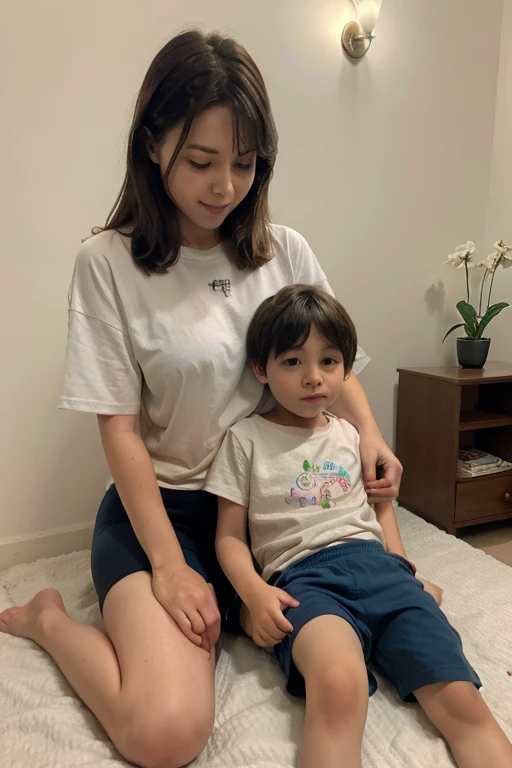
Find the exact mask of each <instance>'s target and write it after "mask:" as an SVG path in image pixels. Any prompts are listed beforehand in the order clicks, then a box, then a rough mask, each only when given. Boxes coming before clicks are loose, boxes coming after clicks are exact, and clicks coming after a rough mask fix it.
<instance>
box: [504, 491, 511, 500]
mask: <svg viewBox="0 0 512 768" xmlns="http://www.w3.org/2000/svg"><path fill="white" fill-rule="evenodd" d="M505 501H512V496H511V495H510V493H506V494H505Z"/></svg>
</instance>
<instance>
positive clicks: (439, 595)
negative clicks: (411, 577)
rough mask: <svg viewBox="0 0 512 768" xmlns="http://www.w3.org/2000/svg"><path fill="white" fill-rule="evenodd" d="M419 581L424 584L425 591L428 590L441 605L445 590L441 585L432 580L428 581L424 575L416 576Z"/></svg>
mask: <svg viewBox="0 0 512 768" xmlns="http://www.w3.org/2000/svg"><path fill="white" fill-rule="evenodd" d="M416 578H417V579H419V581H421V583H422V584H423V587H424V589H425V592H428V593H429V595H432V597H433V598H434V600H435V601H436V603H437V604H438V605H441V603H442V602H443V590H442V589H441V587H438V586H437V584H432V582H431V581H427V579H424V578H423V577H422V576H416Z"/></svg>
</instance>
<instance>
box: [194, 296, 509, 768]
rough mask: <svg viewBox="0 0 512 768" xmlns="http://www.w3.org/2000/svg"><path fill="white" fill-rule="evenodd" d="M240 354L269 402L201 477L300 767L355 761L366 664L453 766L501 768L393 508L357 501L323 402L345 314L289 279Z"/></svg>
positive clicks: (351, 352) (499, 748)
mask: <svg viewBox="0 0 512 768" xmlns="http://www.w3.org/2000/svg"><path fill="white" fill-rule="evenodd" d="M247 351H248V357H249V359H250V360H251V362H252V366H253V369H254V373H255V375H256V376H257V378H258V380H259V381H260V382H263V383H265V384H268V386H269V388H270V390H271V392H272V395H273V396H274V398H275V400H276V403H277V404H276V406H275V408H274V409H273V410H272V411H271V412H270V413H266V414H265V415H264V416H259V415H253V416H251V417H249V418H247V419H243V420H242V421H241V422H239V423H238V424H235V425H234V426H233V427H232V428H231V429H229V431H228V433H227V435H226V438H225V440H224V443H223V444H222V447H221V449H220V451H219V453H218V455H217V457H216V459H215V461H214V463H213V466H212V468H211V470H210V473H209V476H208V479H207V483H206V486H205V488H206V490H208V491H210V492H211V493H214V494H217V495H218V496H219V520H218V527H217V541H216V546H217V556H218V558H219V562H220V564H221V566H222V568H223V569H224V571H225V573H226V575H227V577H228V578H229V579H230V581H231V582H232V584H233V586H234V587H235V589H236V590H237V592H238V594H239V595H240V597H241V598H242V600H243V601H244V603H245V605H246V607H247V609H248V612H249V621H248V625H249V630H250V634H251V635H252V638H253V640H254V642H255V643H256V644H257V645H261V646H274V650H275V654H276V656H277V659H278V660H279V663H280V665H281V667H282V669H283V671H284V673H285V675H286V678H287V689H288V691H290V693H293V694H295V695H299V696H304V695H305V696H306V718H305V724H304V733H303V737H302V742H301V747H300V760H299V765H300V768H330V767H331V766H333V768H334V766H336V768H339V766H340V765H341V764H342V765H343V767H344V768H354V767H355V766H361V742H362V737H363V730H364V724H365V720H366V712H367V706H368V689H369V690H370V695H371V693H373V692H374V690H375V688H376V682H375V679H374V678H373V676H372V675H371V674H370V673H369V672H368V669H367V667H368V663H369V662H372V663H374V664H375V665H376V666H377V668H379V670H380V671H381V672H382V674H384V675H385V676H386V677H387V678H389V679H390V680H391V681H392V682H393V683H394V685H395V686H396V688H397V690H398V693H399V695H400V697H401V698H402V699H404V700H407V699H409V700H414V698H416V699H417V700H418V701H419V703H420V704H421V706H422V707H423V709H424V710H425V712H426V713H427V715H428V717H429V718H430V719H431V720H432V722H433V723H434V724H435V725H436V726H437V727H438V729H439V730H440V731H441V733H442V734H443V735H444V736H445V738H446V739H447V741H448V743H449V745H450V747H451V750H452V753H453V756H454V758H455V761H456V763H457V765H458V766H459V767H460V768H481V767H482V766H483V765H489V766H491V765H492V766H493V768H510V766H511V765H512V746H511V745H510V742H509V741H508V739H507V737H506V735H505V734H504V733H503V731H502V730H501V729H500V727H499V726H498V724H497V722H496V721H495V720H494V718H493V716H492V715H491V713H490V711H489V709H488V708H487V705H486V704H485V702H484V700H483V699H482V697H481V696H480V693H479V692H478V690H477V688H478V687H480V680H479V678H478V676H477V674H476V673H475V672H474V671H473V669H472V668H471V666H470V665H469V663H468V662H467V660H466V658H465V657H464V654H463V652H462V645H461V641H460V638H459V635H458V634H457V632H456V631H455V630H454V629H453V628H452V627H451V626H450V624H449V623H448V621H447V619H446V617H445V615H444V614H443V613H442V611H441V610H440V608H439V607H438V606H437V604H436V602H435V600H434V599H433V597H432V596H431V595H430V594H427V592H425V590H424V589H423V586H422V584H421V583H420V581H418V579H416V578H415V575H414V571H415V569H414V566H413V565H412V564H411V563H410V562H409V561H408V560H406V559H405V557H404V556H403V555H404V554H405V553H404V551H403V548H402V545H401V541H400V537H399V535H398V529H397V527H396V521H395V518H394V512H393V508H392V506H391V504H379V505H378V507H377V511H374V509H373V508H372V507H371V506H370V505H369V503H368V500H367V497H366V493H365V491H364V486H363V480H362V470H361V462H360V458H359V436H358V433H357V431H356V430H355V429H354V427H353V426H352V425H351V424H349V423H348V422H346V421H344V420H343V419H338V418H337V417H335V416H333V415H332V414H331V413H329V412H328V409H329V407H330V406H331V405H333V404H335V403H336V401H337V399H338V397H339V395H340V393H341V390H342V388H343V384H344V382H345V380H346V379H347V378H348V377H349V376H350V375H351V367H352V364H353V361H354V356H355V351H356V333H355V329H354V326H353V324H352V322H351V320H350V318H349V317H348V315H347V313H346V312H345V310H344V309H343V307H341V305H340V304H339V303H338V302H337V301H336V300H335V299H334V298H333V297H331V296H329V295H328V294H326V293H324V292H323V291H320V290H319V289H317V288H314V287H311V286H305V285H293V286H288V287H287V288H284V289H282V290H281V291H279V293H278V294H276V295H275V296H273V297H270V298H269V299H267V300H266V301H264V302H263V304H262V305H261V306H260V307H259V309H258V310H257V312H256V314H255V316H254V318H253V320H252V323H251V325H250V327H249V331H248V337H247ZM335 407H336V406H335ZM247 521H248V523H249V532H250V540H251V546H252V555H253V556H254V559H255V561H256V563H257V565H258V566H259V568H260V569H261V576H260V575H259V574H258V573H257V571H256V570H255V567H254V564H253V559H252V555H251V551H250V549H249V546H248V543H247ZM387 539H389V540H387ZM391 541H393V544H392V543H391ZM340 761H342V762H340Z"/></svg>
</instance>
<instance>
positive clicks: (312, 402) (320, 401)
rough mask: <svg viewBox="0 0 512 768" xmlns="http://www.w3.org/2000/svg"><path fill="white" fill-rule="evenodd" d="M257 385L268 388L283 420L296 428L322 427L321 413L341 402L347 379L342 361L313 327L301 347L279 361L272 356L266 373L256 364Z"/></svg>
mask: <svg viewBox="0 0 512 768" xmlns="http://www.w3.org/2000/svg"><path fill="white" fill-rule="evenodd" d="M253 369H254V373H255V375H256V377H257V379H258V381H260V382H262V383H263V384H268V386H269V388H270V391H271V392H272V394H273V395H274V398H275V399H276V400H277V403H278V409H277V410H278V411H279V412H280V414H281V415H282V416H286V415H287V416H288V417H289V416H290V414H291V415H292V416H294V417H295V419H292V420H293V421H294V422H295V423H296V425H297V426H305V427H314V426H319V425H320V423H321V419H322V416H321V414H322V411H325V410H328V408H329V406H330V405H331V404H332V403H333V402H334V401H335V400H336V399H337V398H338V396H339V394H340V392H341V388H342V386H343V381H344V379H345V367H344V365H343V357H342V355H341V352H340V350H339V349H337V348H336V347H331V346H329V343H328V342H326V341H325V339H324V338H322V336H320V334H319V333H318V331H317V329H316V328H315V327H314V326H311V331H310V334H309V336H308V338H307V339H306V341H305V342H304V344H303V345H302V347H299V348H297V349H290V350H288V351H287V352H284V353H283V354H282V355H280V356H279V357H277V358H275V357H274V356H273V354H271V355H270V357H269V359H268V362H267V369H266V371H263V370H262V369H261V368H260V367H259V366H257V365H256V364H253Z"/></svg>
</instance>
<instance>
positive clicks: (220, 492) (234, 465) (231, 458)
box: [204, 429, 250, 508]
mask: <svg viewBox="0 0 512 768" xmlns="http://www.w3.org/2000/svg"><path fill="white" fill-rule="evenodd" d="M249 464H250V462H249V459H248V457H247V455H246V454H245V452H244V450H243V448H242V446H241V445H240V442H239V440H238V438H237V436H236V435H235V434H234V432H233V430H232V429H228V431H227V433H226V436H225V438H224V440H223V441H222V445H221V446H220V448H219V450H218V452H217V455H216V457H215V459H214V460H213V463H212V465H211V467H210V470H209V472H208V476H207V478H206V482H205V484H204V490H205V491H208V492H209V493H214V494H215V495H216V496H222V497H223V498H224V499H229V500H230V501H234V502H235V504H240V505H241V506H242V507H246V508H248V507H249V486H250V466H249Z"/></svg>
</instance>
